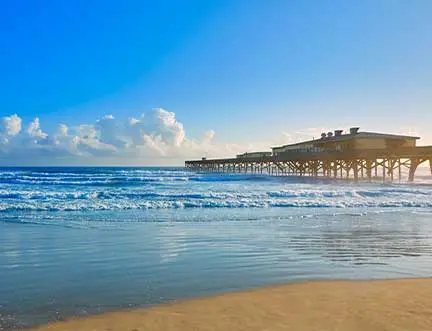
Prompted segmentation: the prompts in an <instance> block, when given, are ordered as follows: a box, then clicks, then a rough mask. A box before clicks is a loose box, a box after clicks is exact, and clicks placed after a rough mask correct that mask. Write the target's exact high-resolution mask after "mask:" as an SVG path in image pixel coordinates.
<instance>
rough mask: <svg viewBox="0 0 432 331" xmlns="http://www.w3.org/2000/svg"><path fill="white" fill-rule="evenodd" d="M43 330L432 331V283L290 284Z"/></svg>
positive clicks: (355, 282) (407, 280)
mask: <svg viewBox="0 0 432 331" xmlns="http://www.w3.org/2000/svg"><path fill="white" fill-rule="evenodd" d="M37 330H128V331H132V330H135V331H136V330H145V331H151V330H157V331H162V330H176V331H177V330H182V331H184V330H221V331H236V330H245V331H246V330H248V331H254V330H269V331H270V330H271V331H274V330H296V331H305V330H308V331H309V330H320V331H326V330H340V331H351V330H359V331H360V330H361V331H363V330H368V331H374V330H386V331H389V330H401V331H402V330H403V331H407V330H416V331H421V330H424V331H426V330H428V331H430V330H432V278H428V279H401V280H378V281H323V282H307V283H297V284H287V285H280V286H272V287H266V288H260V289H256V290H250V291H244V292H237V293H228V294H224V295H219V296H214V297H207V298H198V299H193V300H187V301H182V302H175V303H171V304H166V305H159V306H154V307H152V308H147V309H137V310H131V311H121V312H114V313H106V314H102V315H97V316H90V317H86V318H78V319H72V320H68V321H64V322H56V323H52V324H49V325H45V326H40V327H39V328H37Z"/></svg>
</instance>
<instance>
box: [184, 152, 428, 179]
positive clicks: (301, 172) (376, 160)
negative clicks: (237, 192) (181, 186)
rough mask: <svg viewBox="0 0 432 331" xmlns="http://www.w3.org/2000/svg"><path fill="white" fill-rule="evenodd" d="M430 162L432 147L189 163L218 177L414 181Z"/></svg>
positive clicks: (238, 158) (277, 155)
mask: <svg viewBox="0 0 432 331" xmlns="http://www.w3.org/2000/svg"><path fill="white" fill-rule="evenodd" d="M425 162H429V167H430V174H431V176H432V146H424V147H400V148H386V149H381V148H380V149H364V150H362V149H356V150H348V151H298V150H293V151H286V152H283V153H279V154H276V155H275V154H273V155H270V156H268V155H265V156H254V155H252V157H249V156H248V157H242V156H241V155H239V156H238V157H236V158H227V159H205V158H203V159H202V160H195V161H186V162H185V166H186V168H188V169H191V170H194V171H200V172H217V173H230V172H231V173H242V172H243V173H265V174H270V175H278V176H290V175H291V176H311V177H327V178H335V179H354V180H361V179H364V180H373V179H380V180H383V181H387V180H389V181H393V180H399V181H400V180H403V177H406V179H407V180H408V181H409V182H412V181H414V177H415V172H416V170H417V168H418V167H419V166H420V165H421V164H423V163H425Z"/></svg>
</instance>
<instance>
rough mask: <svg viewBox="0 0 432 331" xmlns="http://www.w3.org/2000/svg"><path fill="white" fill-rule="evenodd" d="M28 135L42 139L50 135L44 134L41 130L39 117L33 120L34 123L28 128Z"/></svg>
mask: <svg viewBox="0 0 432 331" xmlns="http://www.w3.org/2000/svg"><path fill="white" fill-rule="evenodd" d="M27 133H28V134H29V136H31V137H36V138H42V139H44V138H46V137H47V136H48V134H46V133H45V132H43V131H42V129H41V128H40V122H39V118H37V117H36V118H35V119H34V120H33V122H31V123H30V124H29V126H28V128H27Z"/></svg>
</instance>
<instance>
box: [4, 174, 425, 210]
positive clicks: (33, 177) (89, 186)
mask: <svg viewBox="0 0 432 331" xmlns="http://www.w3.org/2000/svg"><path fill="white" fill-rule="evenodd" d="M271 207H278V208H396V207H397V208H431V207H432V186H429V185H407V184H385V185H384V184H380V183H375V184H366V183H359V184H355V183H352V182H340V181H338V182H334V181H322V180H313V179H310V178H301V179H300V178H295V177H290V178H287V177H271V176H265V175H250V174H220V175H217V174H207V175H206V174H197V173H193V172H189V171H185V170H184V169H183V168H21V169H10V168H9V169H3V171H0V212H4V213H6V212H30V211H31V212H37V211H44V212H46V211H98V210H130V209H135V210H139V209H180V208H181V209H189V208H206V209H211V208H271Z"/></svg>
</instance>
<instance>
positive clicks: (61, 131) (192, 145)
mask: <svg viewBox="0 0 432 331" xmlns="http://www.w3.org/2000/svg"><path fill="white" fill-rule="evenodd" d="M22 126H23V123H22V119H21V118H20V117H19V116H18V115H17V114H14V115H11V116H5V117H3V118H1V121H0V138H1V148H0V162H2V163H5V160H7V161H8V163H14V162H15V163H17V164H19V163H22V162H23V161H25V162H24V163H26V164H28V163H30V164H31V163H32V162H39V163H40V162H43V161H41V160H42V159H43V160H44V161H45V163H47V164H56V163H67V162H69V161H71V160H74V163H76V162H79V161H80V160H82V161H83V163H85V162H90V161H93V162H97V163H99V164H104V163H117V164H128V163H130V164H139V163H141V162H142V163H143V164H146V163H148V162H147V161H150V163H166V162H163V160H173V162H174V160H176V163H180V162H181V161H182V160H183V159H184V158H194V157H201V156H203V155H209V154H210V155H211V156H214V157H218V156H227V155H231V153H232V152H233V150H235V152H237V149H241V147H237V148H236V146H235V145H234V147H233V146H229V145H220V146H217V145H215V144H213V138H214V136H215V132H214V131H213V130H208V131H207V132H205V134H204V136H203V137H202V139H197V140H195V139H192V138H190V137H187V135H186V131H185V128H184V126H183V124H182V123H181V122H179V121H178V120H177V118H176V114H175V113H173V112H169V111H167V110H164V109H161V108H158V109H154V110H153V111H151V112H149V113H143V114H140V115H139V116H137V117H133V118H129V119H127V120H126V121H122V120H118V119H116V118H115V117H114V116H113V115H111V114H108V115H106V116H104V117H102V118H100V119H98V120H96V121H95V122H94V123H83V124H79V125H76V126H68V125H66V124H63V123H62V124H59V125H58V126H57V128H56V129H55V130H54V131H53V132H52V133H51V134H49V133H47V132H45V131H44V130H43V129H42V126H41V122H40V120H39V118H35V119H34V120H33V121H31V122H30V123H28V124H27V125H24V127H25V128H26V129H22ZM29 156H31V157H29ZM160 160H162V162H160ZM152 161H156V162H152ZM168 163H169V162H168Z"/></svg>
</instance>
